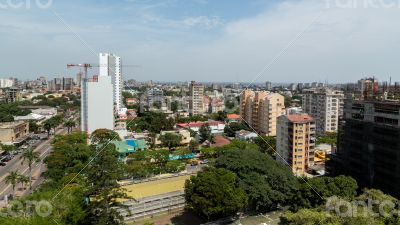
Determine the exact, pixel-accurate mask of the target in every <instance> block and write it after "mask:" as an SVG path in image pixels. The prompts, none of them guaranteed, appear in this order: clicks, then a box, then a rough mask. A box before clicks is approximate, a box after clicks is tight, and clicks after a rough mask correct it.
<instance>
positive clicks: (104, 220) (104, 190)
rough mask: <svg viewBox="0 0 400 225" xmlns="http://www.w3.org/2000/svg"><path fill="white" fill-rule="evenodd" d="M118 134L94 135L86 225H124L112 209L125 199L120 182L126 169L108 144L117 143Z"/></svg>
mask: <svg viewBox="0 0 400 225" xmlns="http://www.w3.org/2000/svg"><path fill="white" fill-rule="evenodd" d="M115 134H116V133H115V132H114V131H111V130H106V129H99V130H96V131H94V132H93V134H92V135H91V141H92V143H93V144H92V145H91V149H92V151H93V155H95V157H94V158H93V159H92V160H91V163H90V164H88V167H87V171H86V176H87V183H88V188H87V192H86V194H87V196H88V197H89V198H91V201H90V204H89V206H88V209H87V217H86V219H85V224H96V225H98V224H100V225H106V224H123V222H122V218H121V216H120V215H119V214H118V212H117V211H116V210H115V208H113V206H117V205H119V202H118V201H117V199H118V198H125V197H126V194H125V192H124V190H123V189H122V188H121V187H120V185H119V184H118V182H117V181H118V180H120V179H121V178H122V177H123V174H124V170H123V169H124V166H123V163H122V162H121V161H120V160H118V152H117V150H116V148H115V145H114V144H110V143H109V142H110V141H111V140H114V139H115ZM117 135H118V134H117ZM117 137H118V136H117Z"/></svg>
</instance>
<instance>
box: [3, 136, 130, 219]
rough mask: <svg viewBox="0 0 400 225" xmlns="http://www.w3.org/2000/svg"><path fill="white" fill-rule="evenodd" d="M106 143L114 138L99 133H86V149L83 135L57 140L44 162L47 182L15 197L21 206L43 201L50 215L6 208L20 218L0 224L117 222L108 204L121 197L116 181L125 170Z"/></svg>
mask: <svg viewBox="0 0 400 225" xmlns="http://www.w3.org/2000/svg"><path fill="white" fill-rule="evenodd" d="M111 140H119V136H118V134H117V133H115V132H114V131H110V130H102V129H101V130H97V131H95V132H94V133H93V134H92V135H91V137H90V141H91V145H88V144H87V143H88V136H87V135H86V134H85V133H79V132H73V133H71V134H67V135H64V136H56V137H55V138H54V140H53V142H52V145H53V152H52V153H51V154H50V155H49V156H48V157H47V158H46V159H45V163H46V165H47V168H48V169H47V171H46V173H45V174H44V176H45V177H46V178H47V179H46V182H45V183H44V184H42V185H41V186H40V189H39V190H37V191H35V192H34V193H32V194H30V195H28V196H27V197H23V198H20V199H18V201H19V202H20V203H23V204H27V203H28V201H30V202H32V201H44V200H47V201H48V202H50V203H51V207H52V211H51V214H50V215H49V216H48V217H41V216H39V215H38V214H37V212H36V211H35V210H33V211H32V210H29V208H26V207H23V208H21V207H12V206H10V207H11V208H10V209H8V210H15V213H17V215H18V213H20V214H19V215H21V216H17V217H1V218H0V224H47V223H48V222H49V221H56V222H55V223H57V224H60V225H61V224H89V225H90V224H96V225H97V224H100V225H101V224H104V225H105V224H122V219H121V217H120V216H119V214H118V213H117V212H116V211H115V208H114V207H113V206H117V205H118V204H119V203H118V201H117V199H119V198H125V197H126V196H125V192H124V190H123V189H121V187H120V185H119V184H118V183H117V181H118V180H120V179H121V178H122V177H123V176H124V174H125V171H126V170H125V168H124V164H123V163H122V162H121V161H120V160H119V159H118V152H117V150H116V148H115V145H114V144H110V143H109V142H110V141H111ZM33 161H34V160H33ZM11 204H12V203H11ZM26 210H28V211H26ZM22 215H25V216H22Z"/></svg>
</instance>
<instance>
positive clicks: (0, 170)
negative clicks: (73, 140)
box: [0, 128, 67, 199]
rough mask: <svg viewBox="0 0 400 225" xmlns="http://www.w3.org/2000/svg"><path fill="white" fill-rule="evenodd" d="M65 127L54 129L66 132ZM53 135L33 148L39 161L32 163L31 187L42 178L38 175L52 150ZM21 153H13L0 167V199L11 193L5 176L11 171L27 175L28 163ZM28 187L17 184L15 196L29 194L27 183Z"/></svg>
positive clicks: (58, 132)
mask: <svg viewBox="0 0 400 225" xmlns="http://www.w3.org/2000/svg"><path fill="white" fill-rule="evenodd" d="M66 133H67V128H61V129H58V130H57V131H56V134H66ZM52 139H53V137H50V138H49V139H48V140H45V141H43V142H41V143H40V144H39V145H38V146H37V147H36V148H35V149H34V151H35V152H38V153H39V158H40V160H39V162H35V163H33V164H32V189H34V188H36V187H37V186H38V185H39V183H40V182H41V181H43V179H42V178H41V177H40V175H41V173H42V172H43V171H44V170H45V165H44V163H43V159H44V158H45V157H46V156H47V155H49V153H50V152H51V150H52V146H51V140H52ZM21 155H22V153H20V154H18V155H15V156H14V158H13V159H11V160H10V161H9V162H7V164H6V165H5V166H3V167H0V199H3V198H4V196H6V195H10V194H13V190H12V185H11V184H6V183H5V178H6V177H7V176H8V174H9V173H10V172H11V171H18V172H19V173H20V174H22V175H24V176H29V167H28V163H27V162H26V161H25V162H23V159H22V158H21ZM27 186H28V187H27V188H26V189H25V190H24V189H22V185H21V184H17V186H16V187H15V195H16V196H24V195H26V194H29V192H30V190H29V184H28V185H27Z"/></svg>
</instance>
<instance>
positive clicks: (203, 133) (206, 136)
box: [199, 124, 213, 143]
mask: <svg viewBox="0 0 400 225" xmlns="http://www.w3.org/2000/svg"><path fill="white" fill-rule="evenodd" d="M199 135H200V142H201V143H203V142H205V141H210V142H212V141H213V135H212V133H211V128H210V127H209V126H208V124H204V125H202V126H201V127H200V129H199Z"/></svg>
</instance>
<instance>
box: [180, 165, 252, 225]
mask: <svg viewBox="0 0 400 225" xmlns="http://www.w3.org/2000/svg"><path fill="white" fill-rule="evenodd" d="M185 199H186V202H187V205H188V207H189V208H191V209H192V210H193V211H194V212H196V213H199V214H201V215H203V216H205V217H206V218H207V219H208V220H212V219H218V218H222V217H226V216H233V215H235V214H236V213H237V212H238V211H240V210H242V209H243V208H244V207H245V205H246V201H247V197H246V194H245V193H244V192H243V191H242V190H241V189H240V188H238V187H237V177H236V175H235V174H234V173H232V172H229V171H228V170H225V169H214V168H210V169H207V170H205V171H202V172H199V173H198V174H197V176H191V177H190V180H187V181H186V183H185Z"/></svg>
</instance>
